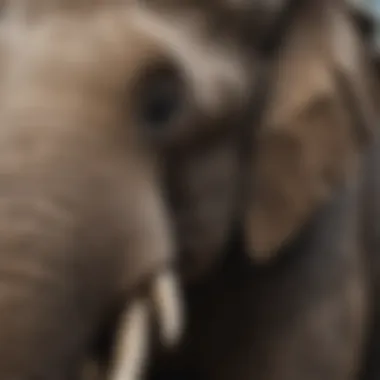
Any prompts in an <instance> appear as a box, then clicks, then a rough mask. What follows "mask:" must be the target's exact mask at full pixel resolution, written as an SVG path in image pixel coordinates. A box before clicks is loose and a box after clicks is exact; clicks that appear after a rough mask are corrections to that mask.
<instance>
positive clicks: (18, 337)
mask: <svg viewBox="0 0 380 380" xmlns="http://www.w3.org/2000/svg"><path fill="white" fill-rule="evenodd" d="M193 30H195V24H194V23H193V22H192V20H186V19H181V20H180V19H179V18H178V17H171V16H170V15H169V14H164V15H161V14H159V13H157V12H155V11H154V10H152V9H150V8H148V7H145V6H144V5H141V4H135V3H133V2H118V1H109V2H103V1H95V0H94V1H89V0H76V1H71V0H57V1H43V0H27V1H23V0H21V1H11V2H4V3H3V4H2V7H1V18H0V53H1V54H0V57H1V64H0V83H1V85H0V126H1V127H0V183H1V185H0V215H1V220H2V222H1V223H0V224H1V231H2V232H1V234H0V246H1V248H0V252H1V253H0V310H1V312H0V315H1V317H0V326H1V328H0V377H1V378H3V379H20V380H32V379H37V378H38V379H41V380H42V379H49V380H55V379H57V380H58V379H70V380H71V379H72V380H74V379H78V378H79V377H80V376H81V374H80V371H81V369H82V365H83V362H85V361H86V360H87V359H88V358H89V357H91V356H92V355H93V352H94V351H96V348H97V346H98V344H99V341H102V339H103V336H106V335H107V331H108V327H109V326H112V331H116V340H115V341H114V342H113V343H112V348H111V357H110V358H111V359H110V360H111V364H110V368H107V370H108V369H109V373H107V376H109V378H110V379H114V380H119V379H130V380H132V379H135V378H136V379H138V378H140V377H141V376H142V371H143V370H144V367H145V366H146V356H147V354H148V351H149V344H148V343H149V341H148V340H149V338H150V335H151V334H150V332H151V330H152V329H151V328H150V326H151V324H152V323H153V322H157V323H156V324H157V326H158V331H157V333H158V339H159V341H160V343H161V344H162V345H163V346H164V347H165V348H170V347H173V345H175V344H176V343H177V342H178V340H179V339H180V336H181V332H182V331H183V324H184V319H185V312H184V311H183V303H182V301H181V300H182V296H181V286H180V284H179V282H180V280H179V279H178V275H177V273H178V269H177V266H176V257H177V256H176V255H175V252H176V251H177V248H176V246H177V243H176V240H177V239H176V232H175V228H174V227H173V223H174V219H173V216H172V215H171V211H172V209H171V206H170V204H169V202H168V196H167V194H166V188H165V186H164V185H163V184H164V182H165V181H166V161H167V158H168V157H169V156H170V154H169V152H172V151H174V150H181V149H186V145H187V144H188V143H189V142H190V141H195V140H197V139H199V137H200V136H202V138H203V137H204V134H205V133H206V134H207V133H208V134H209V135H210V136H214V135H217V134H222V135H223V136H225V135H226V134H231V135H235V133H236V132H235V131H231V128H230V129H228V128H226V125H227V126H228V125H230V124H229V122H227V121H228V120H236V118H237V117H238V115H240V114H241V113H242V109H243V108H244V105H245V103H246V101H247V98H248V97H247V95H246V94H247V92H248V91H250V88H251V85H250V82H251V78H252V74H251V73H252V70H251V65H250V66H249V67H248V66H246V59H247V55H246V54H245V53H244V52H243V51H240V50H239V49H238V48H237V47H235V46H225V45H224V44H217V43H214V44H213V50H209V49H208V47H209V45H207V44H206V42H205V40H204V39H203V36H202V33H201V32H199V35H197V34H196V33H193V32H192V31H193ZM197 30H198V29H197ZM202 41H203V42H202ZM234 51H235V52H234ZM151 314H152V317H153V320H152V318H151V317H150V316H151ZM155 335H157V334H155Z"/></svg>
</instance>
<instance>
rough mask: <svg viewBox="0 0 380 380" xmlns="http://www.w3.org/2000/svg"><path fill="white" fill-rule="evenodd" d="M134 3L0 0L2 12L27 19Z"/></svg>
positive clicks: (129, 0)
mask: <svg viewBox="0 0 380 380" xmlns="http://www.w3.org/2000/svg"><path fill="white" fill-rule="evenodd" d="M133 4H136V1H135V0H12V1H8V2H7V1H6V0H0V10H1V12H2V14H7V12H8V13H9V14H13V15H17V14H18V15H21V16H22V17H26V18H28V19H29V20H33V19H34V20H35V19H38V18H39V17H41V16H45V15H49V14H52V13H54V14H57V13H66V12H70V13H82V14H86V13H91V12H93V11H99V10H104V9H112V8H114V7H119V6H121V7H126V6H128V5H133Z"/></svg>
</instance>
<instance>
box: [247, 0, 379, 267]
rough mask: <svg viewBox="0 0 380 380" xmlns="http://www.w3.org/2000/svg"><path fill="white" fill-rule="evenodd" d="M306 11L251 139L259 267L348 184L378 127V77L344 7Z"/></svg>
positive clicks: (287, 43) (250, 231)
mask: <svg viewBox="0 0 380 380" xmlns="http://www.w3.org/2000/svg"><path fill="white" fill-rule="evenodd" d="M305 3H309V4H308V5H307V6H305V7H304V8H303V9H299V10H298V13H297V14H296V15H295V18H294V19H293V21H292V24H291V26H290V28H289V29H288V31H287V35H286V37H285V39H284V40H283V45H282V47H281V50H280V51H279V56H278V60H277V61H276V64H275V68H274V75H275V76H276V77H275V80H274V81H273V82H274V83H273V88H272V91H273V92H272V93H271V96H270V98H269V102H268V104H267V108H266V110H265V112H264V114H263V118H262V120H261V122H262V123H261V124H260V126H259V128H258V130H257V131H255V132H254V144H255V148H254V152H255V154H254V157H253V165H252V168H251V170H252V173H251V174H252V176H251V178H252V182H251V187H250V191H249V195H248V208H247V209H246V210H245V213H246V214H245V219H244V228H245V231H244V232H245V241H246V246H247V250H248V252H249V254H250V256H251V257H252V258H253V259H255V260H262V261H264V260H267V259H269V258H271V257H273V256H274V255H275V253H276V252H277V251H278V250H279V248H281V247H282V246H283V245H285V244H286V243H288V242H289V241H290V240H292V238H294V237H295V236H296V235H297V233H298V232H299V231H300V229H301V228H302V226H303V225H305V223H306V222H307V221H308V220H309V219H310V218H311V216H312V214H313V213H314V212H315V211H316V210H317V209H318V207H320V206H321V205H322V204H323V203H324V202H326V201H327V200H328V199H329V198H330V197H331V196H332V195H333V192H334V190H335V189H336V188H337V187H338V186H339V185H342V184H343V181H344V180H345V179H346V178H347V176H349V174H350V171H352V170H353V169H354V167H355V163H356V162H357V159H358V153H359V152H360V150H361V149H362V147H363V146H364V145H365V142H367V141H369V140H370V136H371V134H372V132H373V126H374V123H375V121H376V120H375V119H376V112H375V110H376V108H375V107H376V105H375V100H374V98H375V97H374V92H373V91H372V90H373V89H372V88H371V87H372V82H371V79H372V80H373V79H374V78H375V77H371V75H370V74H369V72H370V67H369V64H368V62H367V61H366V59H365V56H366V54H365V52H364V51H363V46H362V45H361V42H360V41H359V40H358V38H357V35H356V31H355V30H354V29H353V26H352V25H353V24H352V23H351V21H350V19H349V17H348V16H347V15H346V14H345V11H344V9H343V8H340V6H342V4H339V2H328V1H323V0H318V1H317V0H316V1H306V2H305Z"/></svg>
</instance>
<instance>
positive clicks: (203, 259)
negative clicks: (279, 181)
mask: <svg viewBox="0 0 380 380" xmlns="http://www.w3.org/2000/svg"><path fill="white" fill-rule="evenodd" d="M235 143H236V141H235V140H234V139H233V138H229V139H226V140H223V141H222V142H218V143H217V144H215V145H214V146H205V147H204V148H205V149H204V150H203V151H202V150H199V149H196V150H194V151H192V152H191V153H190V154H188V155H185V156H182V157H181V158H178V157H176V158H175V159H173V160H172V162H175V163H176V164H175V166H172V167H171V168H170V171H169V189H170V196H171V197H170V201H171V205H172V208H173V212H174V220H175V228H176V232H177V236H178V244H179V251H180V264H181V271H182V274H183V276H184V277H185V279H186V280H187V281H193V280H199V278H200V277H204V276H206V275H207V273H208V272H209V271H210V270H212V269H213V268H214V267H215V265H217V264H218V262H219V260H220V259H221V255H222V254H221V253H222V252H223V247H224V246H225V244H226V243H227V241H228V239H229V238H230V235H231V232H232V229H233V226H234V222H235V220H236V216H237V210H238V204H239V202H238V198H239V196H238V189H239V178H240V173H239V170H240V162H239V160H240V158H239V153H238V149H237V146H236V145H235Z"/></svg>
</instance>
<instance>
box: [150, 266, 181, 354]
mask: <svg viewBox="0 0 380 380" xmlns="http://www.w3.org/2000/svg"><path fill="white" fill-rule="evenodd" d="M151 300H152V303H153V308H154V312H155V314H156V317H157V321H158V328H159V335H160V339H161V342H162V344H164V345H165V346H169V347H170V346H172V345H174V344H176V343H177V342H178V341H179V340H180V338H181V335H182V333H183V329H184V326H183V325H184V312H183V302H182V295H181V294H180V286H179V281H178V278H177V276H176V275H175V274H174V273H173V272H172V271H166V272H164V273H162V274H160V275H158V276H157V277H156V279H154V280H153V282H152V288H151Z"/></svg>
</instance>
